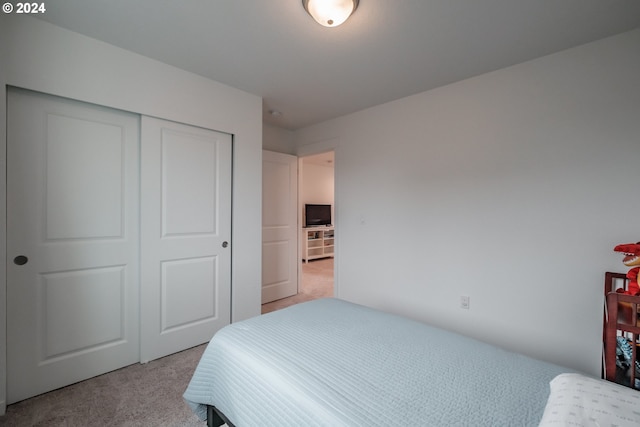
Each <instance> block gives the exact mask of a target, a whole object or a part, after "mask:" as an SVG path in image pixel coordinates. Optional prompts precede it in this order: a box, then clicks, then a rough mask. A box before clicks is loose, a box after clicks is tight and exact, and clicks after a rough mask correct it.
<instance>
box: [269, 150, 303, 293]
mask: <svg viewBox="0 0 640 427" xmlns="http://www.w3.org/2000/svg"><path fill="white" fill-rule="evenodd" d="M297 206H298V158H297V157H295V156H291V155H288V154H281V153H274V152H272V151H263V152H262V303H263V304H265V303H268V302H271V301H275V300H277V299H281V298H286V297H289V296H292V295H295V294H297V293H298V244H297V243H298V214H297Z"/></svg>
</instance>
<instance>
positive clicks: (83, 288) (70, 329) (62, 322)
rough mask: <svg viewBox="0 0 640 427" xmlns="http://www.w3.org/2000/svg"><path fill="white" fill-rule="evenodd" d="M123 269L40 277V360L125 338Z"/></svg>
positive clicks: (88, 349) (113, 268)
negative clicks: (41, 356)
mask: <svg viewBox="0 0 640 427" xmlns="http://www.w3.org/2000/svg"><path fill="white" fill-rule="evenodd" d="M124 273H125V266H117V267H110V268H94V269H87V270H82V271H72V272H60V273H49V274H43V275H42V281H41V283H42V287H41V302H40V304H41V306H42V308H43V310H42V313H43V318H42V328H43V334H42V335H41V336H42V338H43V350H44V352H43V361H47V360H48V359H51V358H59V357H60V356H65V357H73V356H74V354H75V353H78V352H86V351H91V350H92V349H95V348H97V347H100V346H104V345H108V344H113V343H114V342H117V341H122V340H123V339H124V328H125V317H124V305H125V304H126V296H125V293H124V289H125V274H124Z"/></svg>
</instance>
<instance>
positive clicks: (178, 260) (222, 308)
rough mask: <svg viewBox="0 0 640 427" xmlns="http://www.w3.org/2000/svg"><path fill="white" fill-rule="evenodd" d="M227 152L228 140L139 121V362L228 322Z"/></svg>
mask: <svg viewBox="0 0 640 427" xmlns="http://www.w3.org/2000/svg"><path fill="white" fill-rule="evenodd" d="M231 149H232V142H231V135H228V134H223V133H219V132H214V131H211V130H207V129H202V128H196V127H193V126H187V125H183V124H178V123H174V122H169V121H164V120H158V119H153V118H149V117H142V149H141V153H142V154H141V156H142V164H141V167H142V168H141V186H142V192H141V245H142V252H141V253H142V256H141V257H142V260H141V261H142V262H141V277H142V282H141V283H142V284H141V286H142V290H141V326H142V328H141V340H142V346H141V361H142V362H147V361H149V360H152V359H155V358H158V357H162V356H165V355H167V354H171V353H174V352H176V351H180V350H184V349H186V348H189V347H193V346H195V345H198V344H202V343H204V342H207V341H209V340H210V339H211V337H212V336H213V334H214V333H215V332H216V331H217V330H218V329H220V328H221V327H223V326H225V325H227V324H229V323H230V321H231V304H230V300H231V153H232V150H231Z"/></svg>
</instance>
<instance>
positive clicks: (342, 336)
mask: <svg viewBox="0 0 640 427" xmlns="http://www.w3.org/2000/svg"><path fill="white" fill-rule="evenodd" d="M566 371H567V370H566V369H564V368H561V367H559V366H555V365H551V364H548V363H544V362H540V361H537V360H534V359H531V358H528V357H526V356H523V355H519V354H516V353H511V352H508V351H505V350H502V349H499V348H496V347H493V346H490V345H488V344H484V343H481V342H478V341H475V340H472V339H469V338H465V337H462V336H460V335H456V334H452V333H450V332H446V331H443V330H440V329H436V328H433V327H430V326H427V325H425V324H422V323H419V322H415V321H412V320H409V319H406V318H403V317H399V316H394V315H391V314H386V313H382V312H379V311H376V310H373V309H369V308H366V307H363V306H359V305H355V304H351V303H348V302H345V301H341V300H338V299H332V298H329V299H322V300H316V301H311V302H308V303H304V304H299V305H296V306H292V307H289V308H287V309H284V310H280V311H276V312H273V313H270V314H266V315H263V316H259V317H256V318H253V319H249V320H245V321H242V322H238V323H235V324H232V325H230V326H227V327H225V328H223V329H222V330H220V331H219V332H218V333H217V334H216V335H215V337H214V338H213V339H212V340H211V342H210V344H209V345H208V347H207V349H206V351H205V353H204V354H203V357H202V360H201V361H200V364H199V365H198V367H197V369H196V371H195V373H194V376H193V378H192V380H191V383H190V384H189V387H188V388H187V390H186V392H185V394H184V397H185V399H186V400H187V402H188V403H189V405H190V406H191V407H192V408H193V409H194V411H196V413H197V414H198V415H199V416H200V417H201V418H202V419H205V417H206V408H205V406H203V405H207V404H208V405H214V406H216V407H217V408H218V409H219V410H220V411H222V412H223V413H224V414H225V415H226V416H227V417H228V418H229V420H230V421H231V422H233V423H234V424H235V425H236V426H237V427H250V426H261V427H262V426H392V425H394V426H395V425H397V426H462V425H466V426H493V427H495V426H536V425H538V423H539V422H540V419H541V417H542V414H543V411H544V408H545V404H546V401H547V397H548V395H549V382H550V381H551V380H552V379H553V378H554V377H555V376H556V375H558V374H560V373H562V372H566Z"/></svg>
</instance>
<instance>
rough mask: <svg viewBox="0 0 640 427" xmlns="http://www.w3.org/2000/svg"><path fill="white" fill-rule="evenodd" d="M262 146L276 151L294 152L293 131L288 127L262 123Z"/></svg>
mask: <svg viewBox="0 0 640 427" xmlns="http://www.w3.org/2000/svg"><path fill="white" fill-rule="evenodd" d="M262 148H264V149H265V150H269V151H275V152H276V153H284V154H293V155H295V154H296V145H295V142H294V140H293V132H291V131H290V130H288V129H283V128H279V127H277V126H273V125H269V124H266V123H263V125H262Z"/></svg>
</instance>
